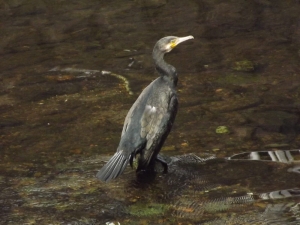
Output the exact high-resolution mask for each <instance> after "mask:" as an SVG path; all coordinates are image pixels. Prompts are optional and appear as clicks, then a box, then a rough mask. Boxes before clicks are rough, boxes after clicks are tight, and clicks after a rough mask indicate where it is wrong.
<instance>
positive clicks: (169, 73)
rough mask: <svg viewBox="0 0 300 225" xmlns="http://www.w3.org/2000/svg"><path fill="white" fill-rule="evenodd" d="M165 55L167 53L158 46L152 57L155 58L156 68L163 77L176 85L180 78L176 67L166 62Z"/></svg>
mask: <svg viewBox="0 0 300 225" xmlns="http://www.w3.org/2000/svg"><path fill="white" fill-rule="evenodd" d="M164 55H165V53H163V52H161V51H160V50H158V49H156V48H154V49H153V53H152V57H153V59H154V63H155V67H156V70H157V72H158V73H159V74H160V76H162V78H163V79H165V80H166V81H168V82H170V83H172V84H173V85H174V86H176V85H177V80H178V78H177V72H176V69H175V67H174V66H172V65H170V64H168V63H166V62H165V60H164Z"/></svg>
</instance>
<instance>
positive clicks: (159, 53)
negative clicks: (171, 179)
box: [96, 36, 194, 182]
mask: <svg viewBox="0 0 300 225" xmlns="http://www.w3.org/2000/svg"><path fill="white" fill-rule="evenodd" d="M193 38H194V37H193V36H187V37H174V36H168V37H164V38H162V39H160V40H159V41H158V42H157V43H156V45H155V46H154V49H153V53H152V57H153V59H154V63H155V66H156V70H157V71H158V73H159V74H160V77H158V78H157V79H156V80H154V81H153V82H152V83H151V84H149V85H148V86H147V87H146V88H145V89H144V90H143V92H142V93H141V94H140V96H139V97H138V99H137V100H136V101H135V103H134V104H133V105H132V107H131V109H130V110H129V112H128V114H127V116H126V118H125V122H124V126H123V131H122V135H121V140H120V143H119V146H118V149H117V152H116V153H115V154H114V156H113V157H112V158H111V159H110V160H109V161H108V162H107V164H106V165H104V166H103V168H102V169H101V170H100V171H99V172H98V173H97V175H96V177H97V178H98V179H100V180H102V181H106V182H108V181H110V180H111V179H114V178H116V177H118V176H119V175H120V174H121V173H122V172H123V171H124V169H125V168H126V166H127V164H128V162H130V165H131V167H132V163H133V159H134V157H136V155H137V154H139V155H138V167H137V172H139V171H141V170H153V169H154V164H155V161H158V162H160V163H162V165H163V166H164V172H167V170H168V165H167V164H166V162H164V161H163V160H162V159H160V157H159V156H158V153H159V151H160V149H161V147H162V145H163V143H164V141H165V140H166V138H167V136H168V134H169V132H170V130H171V128H172V125H173V122H174V119H175V116H176V113H177V104H178V101H177V94H176V85H177V80H178V78H177V72H176V69H175V68H174V67H173V66H172V65H169V64H167V63H166V62H165V61H164V59H163V58H164V55H165V53H167V52H170V51H171V50H172V49H173V48H175V47H176V46H177V45H178V44H179V43H181V42H183V41H186V40H189V39H193Z"/></svg>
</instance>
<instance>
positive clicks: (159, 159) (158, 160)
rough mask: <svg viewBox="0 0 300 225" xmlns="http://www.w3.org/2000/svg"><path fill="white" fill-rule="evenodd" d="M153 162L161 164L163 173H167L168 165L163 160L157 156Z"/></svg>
mask: <svg viewBox="0 0 300 225" xmlns="http://www.w3.org/2000/svg"><path fill="white" fill-rule="evenodd" d="M155 160H156V161H157V162H160V163H161V164H162V166H163V167H164V173H168V163H167V162H166V161H165V160H163V159H162V158H161V157H160V156H159V155H157V157H156V159H155Z"/></svg>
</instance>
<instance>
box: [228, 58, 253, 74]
mask: <svg viewBox="0 0 300 225" xmlns="http://www.w3.org/2000/svg"><path fill="white" fill-rule="evenodd" d="M232 69H233V70H235V71H239V72H253V71H254V70H255V64H254V63H253V62H252V61H250V60H242V61H237V62H235V63H234V66H233V67H232Z"/></svg>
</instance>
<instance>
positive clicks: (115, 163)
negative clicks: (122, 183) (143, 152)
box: [96, 151, 130, 182]
mask: <svg viewBox="0 0 300 225" xmlns="http://www.w3.org/2000/svg"><path fill="white" fill-rule="evenodd" d="M129 159H130V155H129V157H127V156H125V155H124V154H123V151H118V152H116V153H115V154H114V155H113V157H112V158H111V159H110V160H109V161H108V162H107V163H106V164H105V165H104V166H103V167H102V168H101V169H100V170H99V172H98V173H97V175H96V177H97V178H98V179H99V180H101V181H104V182H108V181H110V180H112V179H115V178H116V177H118V176H119V175H120V174H122V173H123V171H124V170H125V168H126V166H127V164H128V162H129Z"/></svg>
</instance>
